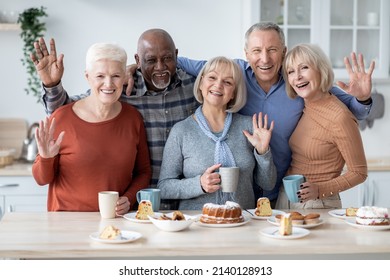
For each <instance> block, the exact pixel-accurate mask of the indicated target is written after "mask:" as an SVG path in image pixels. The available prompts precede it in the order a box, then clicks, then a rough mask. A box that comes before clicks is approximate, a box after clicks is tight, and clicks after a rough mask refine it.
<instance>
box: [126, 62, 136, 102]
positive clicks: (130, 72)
mask: <svg viewBox="0 0 390 280" xmlns="http://www.w3.org/2000/svg"><path fill="white" fill-rule="evenodd" d="M135 71H137V64H131V65H128V66H126V81H127V83H126V84H125V85H126V95H127V96H130V95H131V91H132V90H133V87H134V77H133V76H134V74H135Z"/></svg>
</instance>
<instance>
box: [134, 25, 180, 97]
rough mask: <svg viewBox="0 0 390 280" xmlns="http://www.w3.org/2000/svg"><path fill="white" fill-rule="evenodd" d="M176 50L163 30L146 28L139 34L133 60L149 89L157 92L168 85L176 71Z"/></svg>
mask: <svg viewBox="0 0 390 280" xmlns="http://www.w3.org/2000/svg"><path fill="white" fill-rule="evenodd" d="M177 52H178V51H177V49H176V48H175V44H174V43H173V40H172V38H171V37H170V36H169V34H168V33H166V32H165V31H164V30H160V29H153V30H148V31H146V32H144V33H143V34H142V35H141V37H140V39H139V42H138V50H137V54H136V55H135V60H136V62H137V65H138V68H139V69H140V70H141V72H142V75H143V77H144V79H145V82H146V86H147V88H148V89H149V90H153V91H157V92H158V91H163V90H165V89H166V88H167V87H168V86H169V84H170V83H171V78H172V76H173V75H174V74H175V72H176V65H177Z"/></svg>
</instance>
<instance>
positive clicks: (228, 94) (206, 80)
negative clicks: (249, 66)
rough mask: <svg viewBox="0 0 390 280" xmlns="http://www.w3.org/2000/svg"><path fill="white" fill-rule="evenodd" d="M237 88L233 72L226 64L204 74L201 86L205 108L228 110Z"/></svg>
mask: <svg viewBox="0 0 390 280" xmlns="http://www.w3.org/2000/svg"><path fill="white" fill-rule="evenodd" d="M235 87H236V85H235V81H234V78H233V74H232V70H231V69H230V68H229V67H227V66H226V65H224V64H220V65H219V66H217V67H215V68H214V69H211V70H210V71H209V72H207V73H204V74H203V76H202V79H201V81H200V85H199V89H200V91H201V93H202V97H203V102H204V103H203V104H204V106H209V105H210V106H213V107H217V108H221V109H223V110H226V108H227V105H228V103H229V102H230V100H232V99H233V98H234V94H235Z"/></svg>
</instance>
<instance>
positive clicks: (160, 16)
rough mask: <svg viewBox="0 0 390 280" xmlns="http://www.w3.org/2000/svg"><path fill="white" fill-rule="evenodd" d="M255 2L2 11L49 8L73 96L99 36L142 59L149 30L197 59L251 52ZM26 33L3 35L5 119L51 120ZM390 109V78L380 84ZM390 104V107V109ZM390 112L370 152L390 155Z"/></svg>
mask: <svg viewBox="0 0 390 280" xmlns="http://www.w3.org/2000/svg"><path fill="white" fill-rule="evenodd" d="M245 1H247V0H111V1H106V0H67V1H53V0H13V1H9V0H0V10H15V11H19V12H21V11H23V10H24V9H27V8H30V7H40V6H45V7H47V10H46V12H47V13H48V14H49V17H48V18H47V19H46V23H47V33H46V36H45V37H46V39H48V38H50V37H54V38H55V39H56V43H57V51H58V53H64V54H65V76H64V78H63V84H64V86H65V87H66V89H67V90H68V92H69V93H70V94H78V93H81V92H84V91H85V90H86V89H87V84H86V82H85V80H84V58H85V52H86V50H87V48H88V47H89V46H90V45H91V44H92V43H95V42H99V41H115V42H117V43H119V44H121V45H122V46H123V47H125V49H126V50H127V52H128V55H129V63H132V62H134V58H133V55H134V53H135V52H136V43H137V39H138V37H139V35H140V34H141V33H142V32H143V31H144V30H146V29H149V28H154V27H158V28H163V29H165V30H167V31H168V32H169V33H170V34H171V35H172V37H173V39H174V40H175V42H176V47H177V48H178V49H179V54H180V55H183V56H188V57H191V58H206V59H207V58H210V57H212V56H216V55H226V56H229V57H243V51H242V49H243V37H244V32H245V30H246V29H247V28H248V27H249V26H250V25H251V24H252V22H249V21H248V18H249V17H242V9H243V7H244V8H245V6H244V5H243V4H244V3H247V2H245ZM21 58H22V41H21V39H20V37H19V32H18V31H2V32H0V85H1V90H0V117H1V118H7V117H21V118H25V119H27V120H28V121H29V123H32V122H35V121H38V120H40V119H42V118H44V117H45V114H44V110H43V106H42V105H41V104H38V103H37V102H36V99H35V98H34V97H32V96H28V95H26V94H25V92H24V88H25V87H26V79H27V76H26V73H25V69H24V67H23V66H22V64H21V62H20V59H21ZM374 86H375V87H376V88H377V89H378V91H381V92H383V93H384V94H385V97H386V102H387V104H388V106H387V107H389V106H390V82H380V83H379V82H375V83H374ZM389 108H390V107H389ZM389 112H390V109H388V110H387V111H386V113H385V117H384V118H383V119H380V120H377V121H375V123H374V127H373V128H371V129H366V130H365V131H363V132H362V136H363V141H364V144H365V150H366V154H367V156H368V157H374V156H390V130H389V129H388V123H389V121H390V113H389Z"/></svg>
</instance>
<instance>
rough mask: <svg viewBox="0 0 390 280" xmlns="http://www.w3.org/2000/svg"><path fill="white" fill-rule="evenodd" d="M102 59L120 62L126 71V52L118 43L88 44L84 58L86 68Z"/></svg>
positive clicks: (89, 68) (88, 68)
mask: <svg viewBox="0 0 390 280" xmlns="http://www.w3.org/2000/svg"><path fill="white" fill-rule="evenodd" d="M102 59H108V60H112V61H118V62H121V63H122V66H123V70H124V71H126V63H127V54H126V51H125V50H124V49H123V48H122V47H120V46H119V45H117V44H113V43H96V44H93V45H92V46H90V47H89V49H88V51H87V56H86V59H85V62H86V66H85V67H86V70H87V71H88V70H91V69H92V67H93V64H94V63H95V62H97V61H99V60H102Z"/></svg>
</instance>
